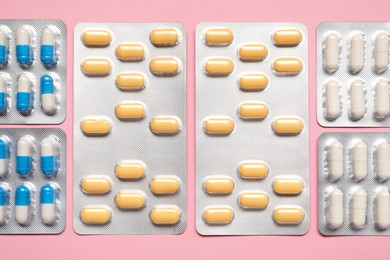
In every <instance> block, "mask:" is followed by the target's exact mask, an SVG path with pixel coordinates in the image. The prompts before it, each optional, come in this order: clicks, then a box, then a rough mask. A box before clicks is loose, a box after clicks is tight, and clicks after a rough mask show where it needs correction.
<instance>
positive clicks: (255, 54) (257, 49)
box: [238, 43, 268, 61]
mask: <svg viewBox="0 0 390 260" xmlns="http://www.w3.org/2000/svg"><path fill="white" fill-rule="evenodd" d="M267 56H268V48H267V46H265V45H264V44H261V43H247V44H243V45H241V46H240V48H239V49H238V57H239V58H240V60H241V61H262V60H264V59H265V58H267Z"/></svg>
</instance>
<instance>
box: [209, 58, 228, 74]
mask: <svg viewBox="0 0 390 260" xmlns="http://www.w3.org/2000/svg"><path fill="white" fill-rule="evenodd" d="M233 70H234V63H233V61H232V60H231V59H229V58H210V59H208V60H206V62H205V64H204V71H205V73H206V74H207V75H209V76H214V77H224V76H228V75H230V74H231V73H232V72H233Z"/></svg>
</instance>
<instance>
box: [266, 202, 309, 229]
mask: <svg viewBox="0 0 390 260" xmlns="http://www.w3.org/2000/svg"><path fill="white" fill-rule="evenodd" d="M272 217H273V220H274V221H275V222H276V223H277V224H279V225H299V224H301V223H302V221H303V219H304V217H305V212H304V211H303V209H302V208H301V207H299V206H279V207H276V208H275V209H274V211H273V213H272Z"/></svg>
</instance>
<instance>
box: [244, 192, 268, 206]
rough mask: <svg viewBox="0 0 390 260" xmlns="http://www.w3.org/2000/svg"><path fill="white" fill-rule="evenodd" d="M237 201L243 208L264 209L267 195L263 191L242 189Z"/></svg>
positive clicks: (266, 204)
mask: <svg viewBox="0 0 390 260" xmlns="http://www.w3.org/2000/svg"><path fill="white" fill-rule="evenodd" d="M238 203H239V205H240V206H241V207H242V208H244V209H265V208H266V207H267V206H268V203H269V197H268V194H267V193H265V192H264V191H243V192H241V193H240V196H239V197H238Z"/></svg>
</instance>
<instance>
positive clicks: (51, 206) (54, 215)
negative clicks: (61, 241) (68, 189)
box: [41, 183, 59, 225]
mask: <svg viewBox="0 0 390 260" xmlns="http://www.w3.org/2000/svg"><path fill="white" fill-rule="evenodd" d="M58 197H59V191H58V188H57V187H56V186H55V185H54V184H50V183H48V184H45V185H43V186H42V188H41V219H42V223H44V224H46V225H53V224H54V223H55V222H56V221H57V220H58Z"/></svg>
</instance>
